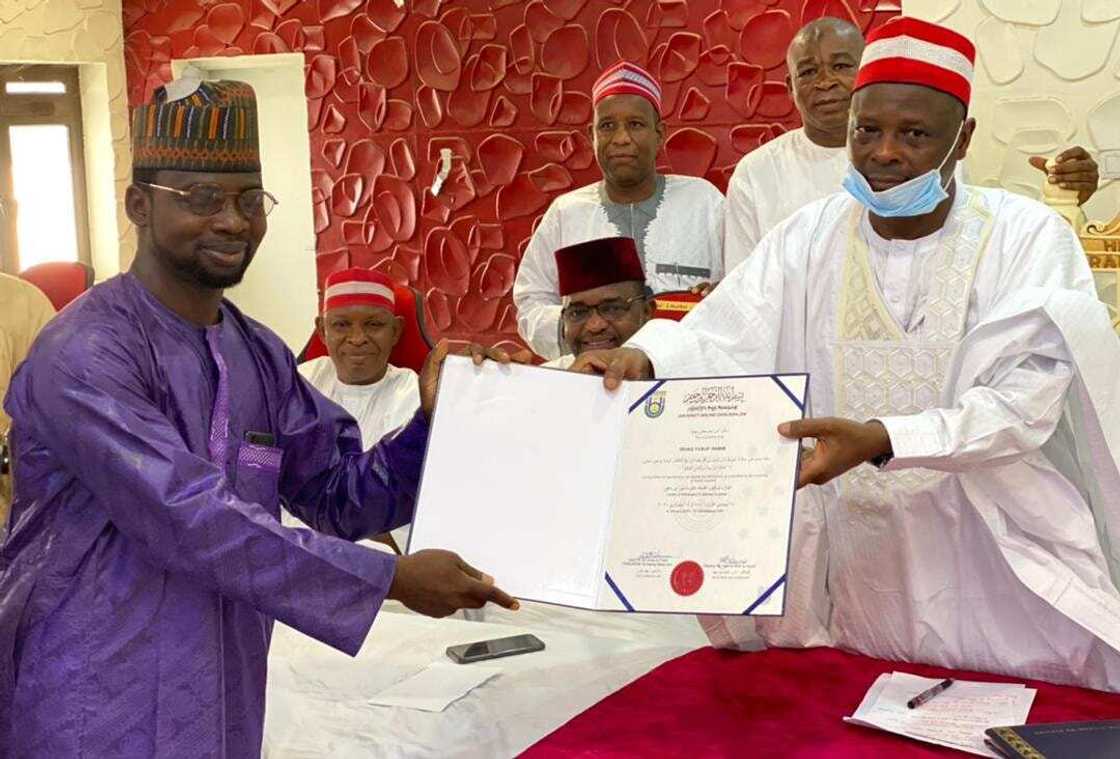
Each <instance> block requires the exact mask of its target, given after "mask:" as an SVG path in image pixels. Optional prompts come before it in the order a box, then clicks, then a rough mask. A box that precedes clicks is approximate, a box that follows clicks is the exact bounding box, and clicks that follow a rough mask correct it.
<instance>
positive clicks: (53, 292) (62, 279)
mask: <svg viewBox="0 0 1120 759" xmlns="http://www.w3.org/2000/svg"><path fill="white" fill-rule="evenodd" d="M19 277H20V279H22V280H24V281H25V282H30V283H31V284H33V285H35V286H36V287H38V288H39V289H40V290H42V291H43V293H45V294H46V296H47V299H48V300H49V301H50V302H51V305H53V306H54V310H55V311H61V310H62V309H63V308H65V307H66V304H68V303H69V302H70V301H72V300H74V298H77V297H78V296H79V295H81V294H82V293H84V292H85V291H86V290H88V289H89V288H90V287H92V286H93V268H92V267H91V266H89V265H88V264H84V263H82V262H80V261H49V262H47V263H45V264H37V265H36V266H32V267H31V268H29V269H24V270H23V271H21V272H20V274H19Z"/></svg>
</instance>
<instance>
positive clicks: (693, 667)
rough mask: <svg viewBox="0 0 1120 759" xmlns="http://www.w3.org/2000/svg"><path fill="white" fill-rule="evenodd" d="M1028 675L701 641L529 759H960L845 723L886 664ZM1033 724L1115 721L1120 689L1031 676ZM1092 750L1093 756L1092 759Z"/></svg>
mask: <svg viewBox="0 0 1120 759" xmlns="http://www.w3.org/2000/svg"><path fill="white" fill-rule="evenodd" d="M894 670H899V671H904V672H911V673H913V674H917V675H922V676H924V677H937V678H942V677H950V676H951V677H958V678H961V679H967V680H984V681H990V682H1024V681H1023V680H1022V679H1021V678H1010V677H999V676H996V675H988V674H981V673H976V672H955V671H953V670H948V669H943V668H940V667H927V666H921V665H915V664H904V663H899V662H889V661H883V660H881V659H872V658H870V657H866V656H857V655H853V654H849V653H845V652H842V651H838V650H836V649H831V648H816V649H799V650H794V649H769V650H765V651H758V652H754V653H739V652H734V651H718V650H716V649H713V648H710V647H709V648H702V649H699V650H697V651H693V652H692V653H689V654H686V655H683V656H681V657H679V658H677V659H674V660H673V661H670V662H667V663H665V664H662V665H661V666H659V667H658V668H657V669H655V670H654V671H652V672H650V673H649V674H647V675H645V676H644V677H642V678H641V679H639V680H637V681H636V682H634V683H632V684H630V685H628V686H627V687H625V688H623V689H622V690H620V691H618V692H617V693H615V694H613V695H611V696H609V697H607V698H606V699H604V700H603V701H602V702H601V703H599V704H597V705H596V706H595V707H593V708H591V709H589V710H587V711H586V712H584V713H582V714H580V715H579V716H578V717H576V718H575V719H573V720H571V721H570V722H568V723H567V724H566V725H564V726H563V727H562V728H560V729H559V730H557V731H556V732H554V733H553V734H552V735H550V736H548V737H547V738H545V739H544V740H542V741H540V742H539V743H537V744H536V745H534V746H533V747H532V748H530V749H529V750H528V751H526V752H525V753H524V754H523V755H522V756H523V757H524V759H557V758H558V757H564V758H565V759H571V758H572V757H579V758H580V759H615V758H617V757H639V756H640V757H643V759H645V758H646V757H688V759H709V758H710V759H721V758H722V757H747V756H749V757H752V759H753V758H754V757H789V758H790V759H808V758H809V757H814V759H815V758H817V757H827V758H828V759H849V758H851V759H854V758H855V757H860V759H872V758H874V757H953V756H956V757H965V756H968V754H965V753H961V752H957V751H954V750H952V749H947V748H941V747H938V746H932V745H929V744H924V743H919V742H917V741H911V740H909V739H906V738H902V737H900V736H895V735H891V734H889V733H884V732H880V731H876V730H871V729H869V728H865V727H859V726H856V725H849V724H846V723H845V722H843V721H842V718H843V717H844V716H847V715H850V714H851V713H852V712H853V711H855V709H856V707H857V706H858V705H859V702H860V701H861V700H862V698H863V696H864V694H865V693H866V692H867V689H868V688H869V687H870V686H871V684H872V683H873V682H874V681H875V678H876V677H878V676H879V675H880V674H882V673H883V672H890V671H894ZM1026 682H1027V684H1028V686H1029V687H1032V688H1038V695H1037V697H1036V698H1035V701H1034V706H1033V707H1032V708H1031V713H1030V718H1029V720H1028V721H1030V722H1064V721H1072V720H1088V719H1118V718H1120V695H1118V694H1114V693H1102V692H1099V691H1091V690H1086V689H1082V688H1071V687H1062V686H1056V685H1049V684H1046V683H1039V682H1035V681H1029V680H1028V681H1026ZM1087 759H1088V758H1087Z"/></svg>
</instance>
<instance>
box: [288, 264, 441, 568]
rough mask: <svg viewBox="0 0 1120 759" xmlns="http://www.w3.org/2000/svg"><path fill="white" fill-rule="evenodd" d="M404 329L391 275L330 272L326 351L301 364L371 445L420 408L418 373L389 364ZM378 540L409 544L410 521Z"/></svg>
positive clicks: (320, 325) (321, 319) (321, 321)
mask: <svg viewBox="0 0 1120 759" xmlns="http://www.w3.org/2000/svg"><path fill="white" fill-rule="evenodd" d="M403 328H404V320H403V319H402V318H401V317H400V316H397V313H396V298H395V296H394V294H393V282H392V280H391V279H389V277H387V276H386V275H384V274H382V273H381V272H376V271H370V270H368V269H346V270H344V271H339V272H335V273H334V274H331V275H330V276H329V277H327V281H326V291H325V292H324V293H323V308H322V313H320V315H319V316H318V317H316V319H315V329H316V331H317V332H318V333H319V337H320V339H322V341H323V344H324V345H325V346H327V355H326V356H322V357H320V358H316V359H312V360H311V361H307V362H305V363H303V364H301V365H300V367H299V371H300V373H301V374H302V375H303V376H304V377H305V378H306V379H307V381H308V382H310V383H311V384H312V385H313V386H314V387H315V389H316V390H318V391H319V392H320V393H322V394H323V395H325V396H327V397H328V398H330V399H331V400H332V401H334V402H335V403H337V404H338V405H339V406H342V407H343V408H344V409H346V410H347V411H348V412H349V413H350V416H352V417H354V419H355V420H356V421H357V422H358V427H359V429H360V430H361V432H362V445H363V446H366V447H369V446H372V445H373V444H374V443H375V442H377V441H378V440H380V439H381V438H382V437H384V436H385V434H386V433H388V432H389V431H391V430H394V429H396V428H397V427H400V426H401V425H403V424H405V423H406V422H408V420H409V419H411V418H412V415H413V414H415V413H416V409H418V408H420V385H419V380H418V377H417V376H416V372H414V371H412V370H411V369H406V368H403V367H399V366H393V365H392V364H390V363H389V356H390V354H391V353H392V352H393V348H394V347H395V346H396V344H397V341H399V340H400V338H401V331H402V329H403ZM285 515H286V517H285V518H287V519H294V517H288V516H287V513H286V512H285ZM377 540H378V542H382V543H386V544H387V545H390V546H391V547H392V546H394V544H395V546H397V547H399V548H404V546H405V545H406V543H407V541H408V526H407V525H406V526H404V527H399V528H397V529H396V530H394V531H393V534H392V539H389V538H388V537H387V536H378V538H377Z"/></svg>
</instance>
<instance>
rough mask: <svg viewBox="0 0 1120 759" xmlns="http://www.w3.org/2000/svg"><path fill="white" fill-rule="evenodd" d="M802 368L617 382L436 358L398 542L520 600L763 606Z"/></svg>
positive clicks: (779, 578) (783, 513) (771, 586)
mask: <svg viewBox="0 0 1120 759" xmlns="http://www.w3.org/2000/svg"><path fill="white" fill-rule="evenodd" d="M806 393H807V377H806V376H805V375H803V374H789V375H774V376H758V377H721V378H711V379H672V380H645V381H631V382H624V383H622V384H621V386H620V387H619V389H618V390H616V391H614V392H609V391H607V390H605V389H604V388H603V381H602V379H601V378H600V377H595V376H589V375H581V374H574V373H568V372H558V371H552V370H546V369H539V368H532V367H522V366H498V365H496V364H492V363H486V364H483V365H482V366H478V367H476V366H472V365H471V363H470V362H469V361H467V360H459V359H455V358H452V359H448V361H447V364H446V366H445V367H444V373H443V378H442V379H441V387H440V398H439V404H438V406H437V409H436V413H435V418H434V420H433V422H432V424H433V427H432V434H431V438H430V441H429V445H428V454H427V461H426V464H425V472H424V480H423V484H422V486H421V489H420V495H419V502H418V505H417V511H416V516H415V518H414V526H413V531H412V538H411V543H410V546H409V550H410V551H416V550H420V549H423V548H427V547H434V546H441V547H445V548H449V549H451V550H454V551H457V552H458V553H460V554H461V555H462V556H463V557H464V559H465V560H466V561H468V562H470V563H475V564H482V565H484V566H486V567H488V569H489V570H490V571H491V572H493V573H494V574H495V575H497V576H500V577H502V578H503V583H504V585H505V587H506V589H507V590H508V591H509V592H510V593H512V594H513V595H515V596H519V597H521V598H526V599H531V600H537V601H545V602H549V603H557V604H565V605H569V606H577V607H582V608H588V609H604V610H627V611H660V612H687V613H713V614H744V613H745V614H759V615H778V614H781V613H782V610H783V606H784V592H783V591H784V580H785V573H786V563H787V558H788V546H789V535H790V527H791V522H792V509H793V497H794V491H795V488H796V484H797V467H798V456H799V444H798V441H796V440H790V439H787V438H784V437H782V436H781V435H779V434H778V425H779V424H780V423H782V422H786V421H788V420H790V419H796V418H799V417H801V416H803V410H804V405H805V398H806Z"/></svg>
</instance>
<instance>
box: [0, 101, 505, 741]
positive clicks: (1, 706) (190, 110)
mask: <svg viewBox="0 0 1120 759" xmlns="http://www.w3.org/2000/svg"><path fill="white" fill-rule="evenodd" d="M168 89H171V88H170V87H169V88H168ZM135 118H136V121H135V123H134V127H133V139H134V142H135V146H134V151H133V153H134V159H135V164H136V165H135V168H134V184H133V185H132V186H131V187H130V188H129V191H128V196H127V199H126V205H127V209H128V213H129V217H130V219H131V220H132V221H133V223H134V224H135V225H136V227H137V229H138V231H139V239H140V246H139V253H138V255H137V258H136V262H135V263H134V264H133V267H132V269H131V271H130V272H129V273H127V274H124V275H121V276H119V277H115V278H113V279H111V280H109V281H107V282H105V283H104V284H101V285H98V286H97V287H94V288H93V289H92V290H91V291H90V292H89V293H87V294H86V295H85V296H84V297H83V298H81V299H79V300H78V301H76V302H75V303H74V304H72V305H71V307H69V308H68V309H66V310H65V311H64V312H63V313H62V314H61V315H59V317H58V318H57V319H56V320H55V321H54V322H53V323H52V324H51V325H49V326H48V327H47V329H46V330H45V331H44V332H43V333H42V335H41V336H40V338H39V340H38V342H37V343H36V344H35V346H34V348H33V349H32V351H31V354H30V356H29V358H28V360H27V362H26V363H25V364H23V366H22V367H21V369H20V370H19V371H18V372H17V373H16V375H15V378H14V380H13V383H12V387H11V392H10V393H9V395H8V397H7V400H6V406H5V407H6V409H7V411H8V413H9V414H10V415H11V417H12V419H13V432H12V446H13V451H14V454H15V475H16V489H15V498H14V502H13V506H12V516H11V529H10V533H9V535H8V537H7V540H6V542H4V543H3V544H2V545H0V757H20V759H25V758H28V757H51V759H59V758H61V757H76V756H88V757H97V758H98V759H102V758H103V757H114V756H125V757H152V756H161V757H164V756H166V757H188V756H189V757H234V758H237V759H241V758H242V757H251V756H257V755H259V753H260V746H261V732H262V726H263V721H264V694H265V676H266V662H267V657H268V646H269V637H270V633H271V630H272V622H273V620H274V619H279V620H281V621H283V622H284V623H285V624H288V625H290V626H292V627H294V628H296V629H298V630H301V631H302V632H304V633H306V634H307V635H309V636H312V637H314V638H317V639H318V640H321V641H323V642H324V643H326V644H328V645H331V646H333V647H335V648H338V649H340V650H342V651H345V652H347V653H350V654H354V653H356V652H357V651H358V649H359V648H360V647H361V645H362V642H363V640H364V639H365V636H366V633H367V632H368V630H369V628H370V625H371V624H372V622H373V619H374V616H375V615H376V614H377V611H378V609H379V608H380V605H381V603H382V601H383V600H384V599H385V598H387V597H389V598H395V599H398V600H400V601H402V602H403V603H405V604H406V605H408V606H410V607H411V608H413V609H415V610H417V611H420V612H422V613H427V614H431V615H434V616H441V615H445V614H448V613H451V612H452V611H454V610H455V609H458V608H462V607H477V606H481V605H482V604H483V603H485V602H486V601H488V600H490V601H496V602H498V603H502V604H503V605H506V606H516V603H515V602H513V601H512V599H510V598H509V597H508V596H506V595H505V594H504V593H502V592H501V591H499V590H497V589H496V588H494V587H493V585H492V583H490V582H488V580H487V578H485V577H484V576H482V575H481V573H479V572H477V570H473V569H471V568H470V567H468V566H466V565H465V564H464V563H463V562H462V561H461V560H460V559H459V558H458V557H457V556H455V555H454V554H451V553H448V552H442V551H431V552H419V553H417V554H414V555H412V556H407V557H401V558H399V559H398V558H396V557H394V556H391V555H389V554H387V553H382V552H378V551H373V550H370V549H368V548H365V547H362V546H357V545H354V544H352V543H351V542H348V541H353V540H356V539H359V538H363V537H366V536H369V535H373V534H376V533H382V532H385V531H387V530H389V529H391V528H393V527H396V526H399V525H401V524H404V523H405V522H408V521H409V520H410V519H411V516H412V509H413V505H414V499H415V494H416V489H417V484H418V480H419V477H420V470H421V462H422V458H423V452H424V447H425V444H426V439H427V432H428V423H427V414H428V413H430V411H431V404H432V402H433V394H434V386H435V380H436V378H437V376H438V364H439V361H440V360H441V358H442V354H443V353H444V351H437V353H439V355H437V356H436V357H435V359H434V360H433V361H432V362H431V363H430V364H429V366H428V367H426V369H425V373H424V376H423V377H422V379H421V383H422V388H421V395H422V398H423V401H424V403H423V405H424V408H423V409H422V410H421V411H419V412H417V414H416V416H415V417H414V418H413V419H412V420H411V421H410V422H409V423H408V424H407V425H406V426H405V427H403V428H402V429H400V430H399V431H398V432H396V433H394V434H393V435H391V436H389V437H387V438H385V439H384V440H382V441H381V442H379V443H378V444H377V445H375V446H374V447H373V448H372V449H371V450H369V451H366V452H363V451H362V449H361V444H360V435H359V431H358V427H357V424H356V423H355V422H354V420H353V419H352V418H351V417H350V416H348V415H347V414H346V412H345V411H343V410H342V409H341V408H340V407H338V406H336V405H334V404H333V403H331V402H330V401H328V400H327V399H326V398H324V397H323V396H322V395H320V394H319V393H317V392H316V391H314V390H313V389H312V388H311V387H310V386H309V385H308V384H307V383H306V382H305V381H304V380H303V379H301V378H300V376H299V375H298V373H297V372H296V367H295V362H294V359H293V357H292V354H291V352H290V351H288V350H287V348H285V346H284V345H283V344H282V343H281V341H280V340H279V338H277V337H276V336H275V335H274V334H273V333H272V332H271V331H269V330H268V329H267V328H265V327H263V326H262V325H260V324H258V323H256V322H254V321H252V320H251V319H249V318H247V317H246V316H244V315H243V314H241V313H240V311H238V309H237V308H235V307H234V306H233V305H232V304H230V303H229V302H228V301H226V300H224V299H223V298H222V290H223V288H225V287H229V286H232V285H233V284H236V283H237V282H238V281H240V279H241V276H242V275H243V273H244V271H245V268H246V267H247V266H248V264H249V262H250V260H251V259H252V256H253V254H254V252H255V251H256V247H257V245H258V244H259V242H260V239H261V237H262V236H263V235H264V231H265V227H266V223H265V216H266V215H267V212H268V211H269V210H271V207H272V206H273V205H274V203H275V201H274V200H273V199H272V198H271V196H269V195H268V194H267V193H265V192H264V191H263V190H262V188H261V184H260V181H261V178H260V167H259V158H258V157H257V152H256V123H255V121H256V110H255V101H254V100H253V93H252V90H251V89H250V88H249V87H248V86H247V85H243V84H241V83H236V82H205V83H203V84H202V86H200V87H199V88H198V89H197V90H196V91H195V92H194V93H193V94H188V95H186V96H181V95H180V97H173V96H171V95H169V94H168V93H167V92H165V91H163V90H161V91H160V92H159V93H157V99H156V102H155V103H153V104H152V105H150V106H147V107H142V108H140V109H137V113H136V117H135ZM215 125H216V126H215ZM475 355H476V360H479V359H480V354H479V353H478V352H477V351H476V354H475ZM281 502H283V503H284V505H286V507H287V508H288V509H289V510H290V511H292V512H293V513H294V514H296V515H297V516H298V517H300V518H301V519H302V520H303V521H304V522H306V523H307V524H308V525H310V526H312V527H313V528H314V529H315V531H311V530H305V529H289V528H285V527H283V526H281V524H280V521H279V515H280V506H281Z"/></svg>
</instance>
